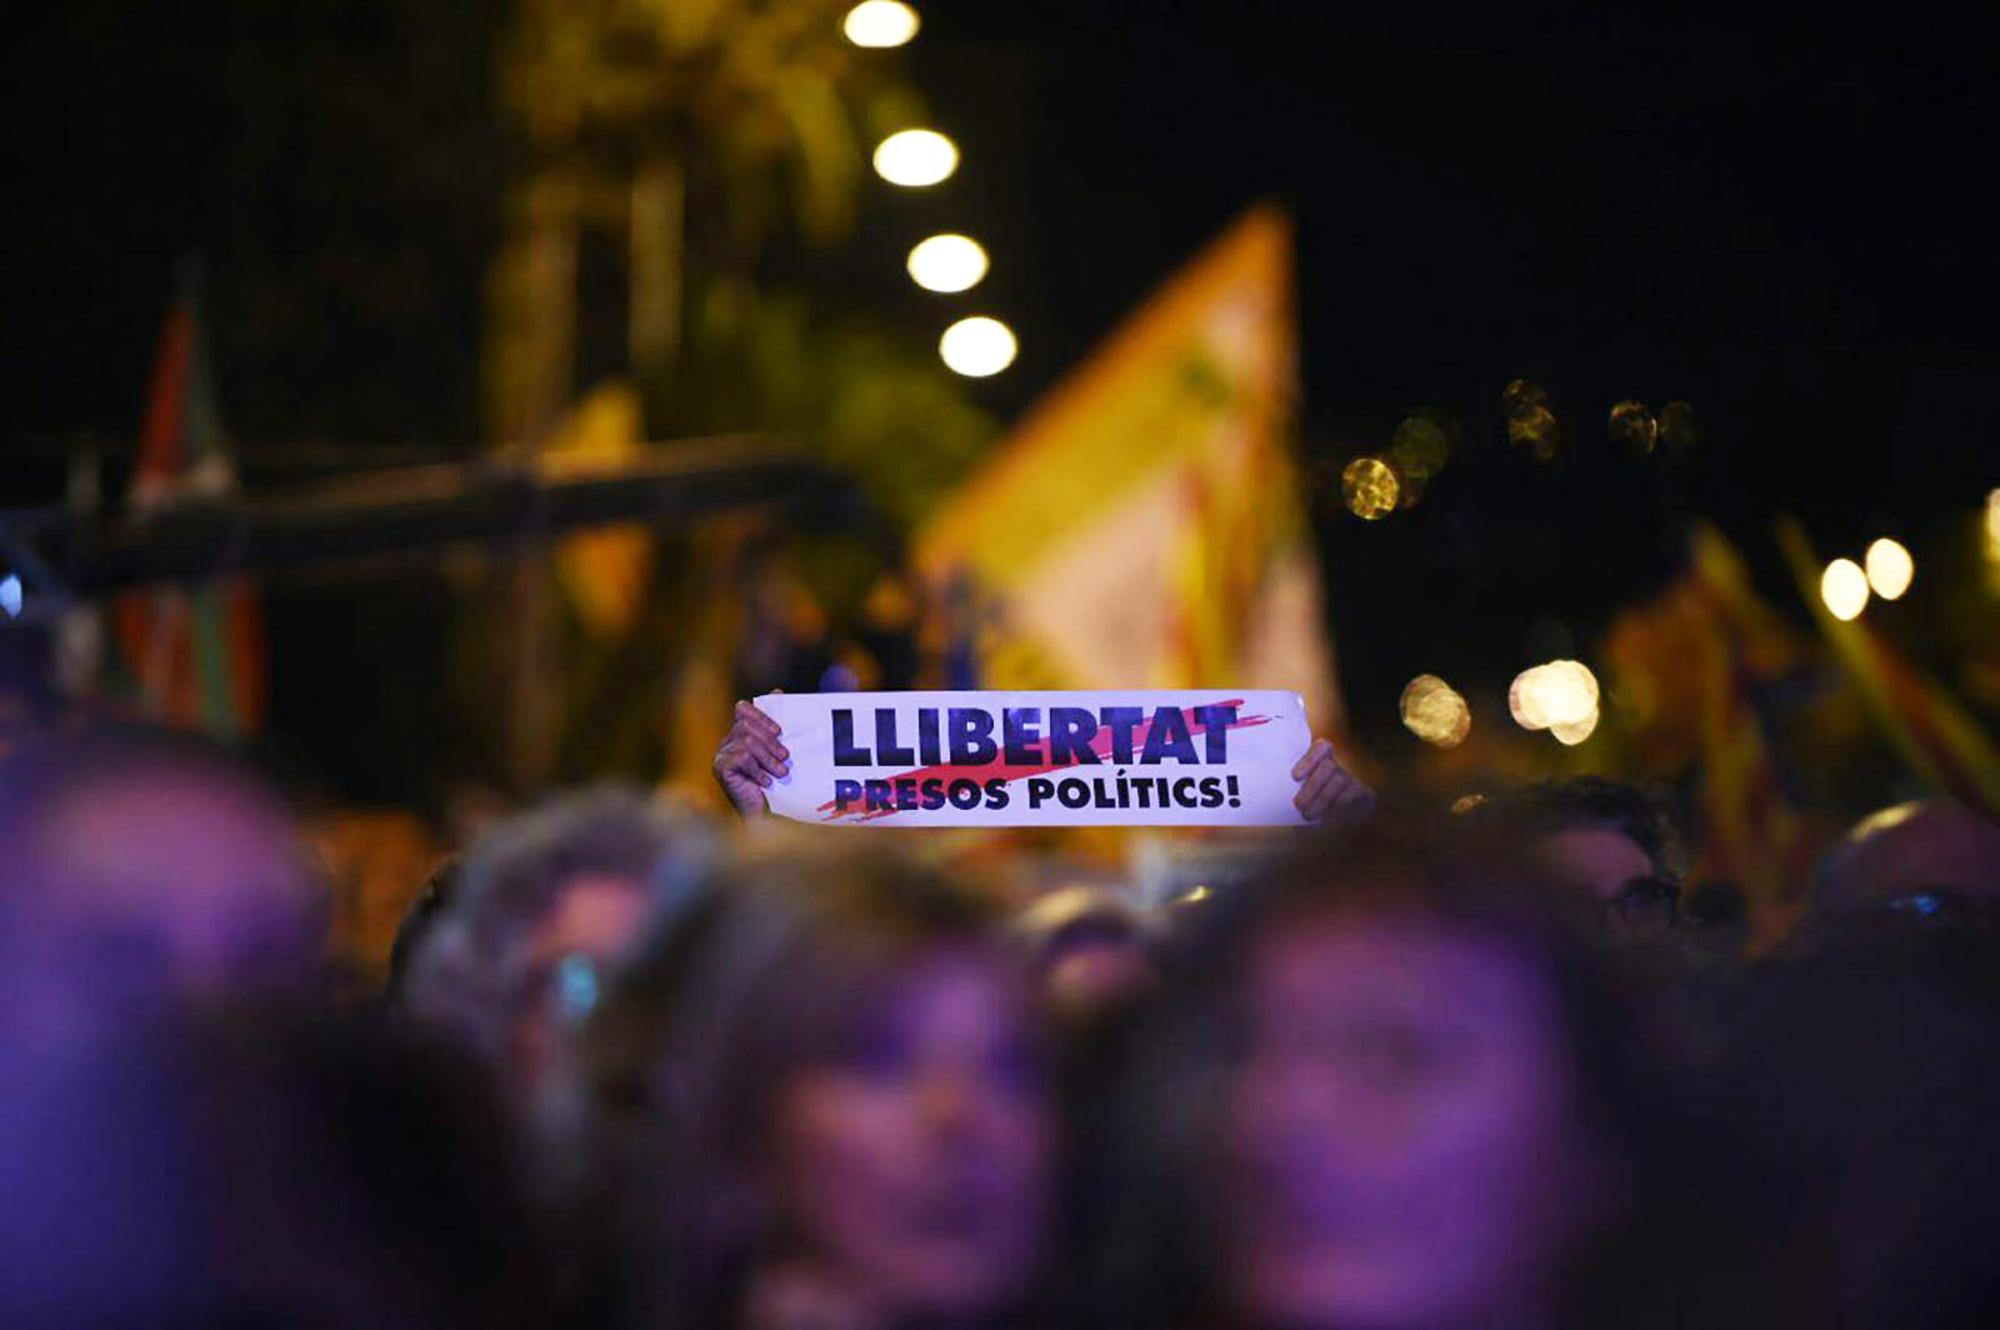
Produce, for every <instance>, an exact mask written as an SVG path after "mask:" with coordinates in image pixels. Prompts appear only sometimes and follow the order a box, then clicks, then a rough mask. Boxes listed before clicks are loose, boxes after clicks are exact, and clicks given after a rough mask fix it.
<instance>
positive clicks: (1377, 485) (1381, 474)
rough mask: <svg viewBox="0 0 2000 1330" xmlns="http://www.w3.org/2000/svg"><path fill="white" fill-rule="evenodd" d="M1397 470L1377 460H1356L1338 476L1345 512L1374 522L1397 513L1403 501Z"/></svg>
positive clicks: (1371, 458)
mask: <svg viewBox="0 0 2000 1330" xmlns="http://www.w3.org/2000/svg"><path fill="white" fill-rule="evenodd" d="M1402 490H1403V486H1402V482H1401V481H1399V480H1397V479H1396V470H1395V468H1394V467H1392V466H1390V465H1389V464H1388V463H1387V462H1385V461H1383V460H1382V459H1381V458H1379V457H1357V458H1355V459H1354V460H1353V461H1351V462H1349V463H1348V464H1347V469H1346V470H1344V471H1342V472H1341V473H1340V498H1341V501H1342V502H1343V503H1345V504H1346V505H1347V511H1348V512H1350V513H1353V514H1354V515H1355V516H1356V517H1359V518H1361V519H1363V520H1364V521H1369V522H1373V521H1375V520H1376V519H1377V518H1382V517H1387V516H1388V515H1389V514H1390V513H1393V512H1395V511H1396V505H1397V503H1399V502H1400V501H1401V500H1402V497H1403V495H1402Z"/></svg>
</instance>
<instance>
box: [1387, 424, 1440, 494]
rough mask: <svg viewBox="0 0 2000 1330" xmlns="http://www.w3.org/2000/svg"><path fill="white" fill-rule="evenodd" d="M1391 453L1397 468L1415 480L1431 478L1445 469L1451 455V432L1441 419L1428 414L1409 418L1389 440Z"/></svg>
mask: <svg viewBox="0 0 2000 1330" xmlns="http://www.w3.org/2000/svg"><path fill="white" fill-rule="evenodd" d="M1389 456H1390V457H1391V458H1393V459H1395V463H1396V469H1397V470H1399V471H1401V472H1402V473H1403V475H1404V476H1406V477H1408V478H1409V479H1411V480H1417V481H1424V480H1429V479H1430V478H1431V477H1432V476H1435V475H1436V474H1437V473H1438V472H1440V471H1442V470H1444V464H1445V462H1446V461H1448V460H1449V459H1450V457H1451V435H1450V434H1449V433H1447V432H1446V430H1445V427H1444V425H1443V424H1441V423H1440V422H1439V421H1437V420H1435V419H1433V418H1432V417H1430V416H1427V415H1412V416H1409V417H1406V418H1405V419H1404V421H1403V423H1402V424H1400V425H1398V426H1396V433H1395V436H1394V437H1393V438H1391V439H1390V440H1389Z"/></svg>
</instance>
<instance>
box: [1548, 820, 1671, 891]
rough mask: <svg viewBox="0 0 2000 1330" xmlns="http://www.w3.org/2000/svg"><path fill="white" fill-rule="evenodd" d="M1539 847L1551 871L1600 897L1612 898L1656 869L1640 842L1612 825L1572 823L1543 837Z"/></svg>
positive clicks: (1652, 874) (1565, 880) (1651, 874)
mask: <svg viewBox="0 0 2000 1330" xmlns="http://www.w3.org/2000/svg"><path fill="white" fill-rule="evenodd" d="M1538 848H1539V849H1540V852H1541V857H1542V859H1543V860H1544V861H1545V862H1546V863H1547V864H1548V868H1549V871H1550V872H1552V873H1555V874H1557V875H1558V876H1559V877H1560V878H1561V879H1562V880H1563V881H1564V882H1572V883H1575V884H1576V885H1577V886H1580V887H1584V888H1587V889H1588V890H1589V892H1590V894H1591V895H1592V896H1593V897H1595V898H1596V899H1597V900H1599V901H1609V900H1615V899H1617V897H1618V894H1619V893H1620V892H1621V891H1623V890H1624V889H1625V886H1626V884H1627V883H1629V882H1631V881H1632V880H1633V879H1634V878H1643V877H1652V876H1654V873H1655V870H1654V868H1653V861H1652V860H1651V859H1649V858H1648V857H1647V856H1646V852H1645V851H1644V850H1643V849H1641V848H1640V847H1639V843H1638V842H1637V841H1635V840H1633V839H1632V838H1631V837H1630V836H1627V835H1626V834H1625V833H1624V832H1622V831H1619V830H1617V829H1616V828H1614V827H1571V828H1570V829H1568V830H1567V831H1558V832H1556V833H1554V834H1553V835H1550V836H1545V837H1543V838H1542V842H1541V844H1540V846H1539V847H1538Z"/></svg>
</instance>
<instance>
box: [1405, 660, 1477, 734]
mask: <svg viewBox="0 0 2000 1330" xmlns="http://www.w3.org/2000/svg"><path fill="white" fill-rule="evenodd" d="M1398 705H1399V708H1400V710H1401V712H1402V715H1403V726H1404V728H1405V729H1407V730H1409V732H1410V733H1411V734H1414V735H1416V736H1417V737H1418V738H1419V739H1422V740H1423V741H1424V742H1425V743H1427V744H1436V745H1437V746H1438V747H1439V748H1456V747H1458V746H1459V745H1460V744H1462V743H1464V742H1465V736H1466V735H1468V734H1470V733H1472V708H1471V707H1469V706H1467V705H1466V703H1465V698H1463V697H1462V696H1460V695H1459V692H1458V690H1457V689H1455V688H1453V687H1452V686H1451V685H1450V684H1448V683H1446V682H1445V681H1444V680H1443V679H1440V678H1438V677H1437V676H1436V675H1435V674H1419V675H1418V676H1417V677H1416V678H1414V679H1412V680H1410V682H1409V683H1408V684H1407V685H1405V686H1404V688H1403V698H1402V701H1401V702H1400V703H1399V704H1398Z"/></svg>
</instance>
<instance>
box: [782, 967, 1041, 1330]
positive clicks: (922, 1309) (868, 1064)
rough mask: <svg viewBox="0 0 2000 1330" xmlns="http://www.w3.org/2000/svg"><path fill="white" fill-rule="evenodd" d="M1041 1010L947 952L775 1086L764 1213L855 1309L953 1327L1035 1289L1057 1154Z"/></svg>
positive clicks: (1003, 978)
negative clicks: (833, 1050)
mask: <svg viewBox="0 0 2000 1330" xmlns="http://www.w3.org/2000/svg"><path fill="white" fill-rule="evenodd" d="M1030 1000H1031V999H1030V995H1029V992H1028V990H1027V988H1026V985H1025V984H1024V983H1023V982H1022V981H1021V980H1019V979H1018V978H1017V977H1016V976H1015V975H1014V973H1013V972H1012V971H1011V970H1010V969H1009V968H1007V967H1006V966H1005V965H1004V964H1002V963H1001V962H1000V961H998V960H997V959H995V958H992V957H989V956H986V955H983V954H981V953H979V952H976V951H956V950H953V951H945V952H941V953H938V954H936V955H934V956H932V957H929V958H926V959H925V960H923V961H922V962H921V963H919V964H918V965H917V966H916V967H915V968H914V969H913V970H912V971H911V972H909V973H908V975H907V976H906V977H902V978H900V979H899V981H898V982H896V983H894V984H893V985H891V987H890V988H889V989H888V991H887V992H886V993H884V994H883V995H882V996H881V997H880V999H879V1000H878V1001H877V1002H876V1003H874V1004H872V1005H873V1006H874V1008H875V1009H874V1010H871V1011H869V1012H867V1013H866V1014H865V1015H864V1016H863V1017H862V1018H861V1020H860V1022H859V1024H858V1026H857V1029H856V1030H855V1032H854V1035H853V1037H852V1038H851V1039H850V1040H848V1041H846V1044H845V1046H844V1047H843V1048H842V1049H841V1050H840V1051H839V1053H838V1055H837V1056H835V1057H833V1058H831V1059H828V1060H825V1061H820V1062H815V1063H813V1064H810V1065H807V1066H805V1067H803V1068H801V1069H798V1070H796V1071H794V1072H793V1073H792V1074H791V1075H790V1076H789V1077H787V1078H786V1080H785V1081H784V1082H783V1083H781V1084H780V1085H779V1086H778V1088H777V1098H776V1102H775V1112H774V1114H773V1132H774V1137H775V1139H774V1140H773V1141H772V1142H771V1151H770V1156H769V1171H770V1176H769V1177H768V1179H767V1190H768V1191H769V1192H770V1193H771V1195H770V1197H769V1198H768V1199H771V1200H773V1201H774V1202H775V1204H776V1208H777V1209H778V1211H779V1212H780V1215H781V1218H782V1220H783V1222H784V1224H785V1225H786V1227H787V1228H788V1229H789V1230H790V1232H791V1234H792V1235H793V1237H794V1239H795V1240H796V1242H797V1244H798V1246H799V1247H800V1248H801V1250H802V1253H803V1257H804V1259H805V1260H806V1261H807V1262H809V1263H810V1264H812V1265H813V1266H815V1267H816V1271H815V1273H816V1274H817V1275H818V1276H819V1277H820V1278H821V1279H823V1280H825V1281H826V1282H828V1283H829V1284H831V1285H832V1286H834V1287H836V1288H838V1289H839V1290H840V1291H841V1293H842V1294H843V1295H844V1296H845V1297H846V1298H847V1299H849V1300H851V1301H852V1302H853V1303H854V1304H856V1305H859V1306H862V1307H867V1308H872V1309H875V1310H876V1311H878V1312H879V1313H880V1314H882V1315H884V1316H890V1315H897V1314H910V1313H923V1314H929V1315H936V1316H940V1317H947V1318H958V1317H963V1316H976V1315H979V1314H982V1313H985V1312H988V1311H991V1310H993V1309H995V1308H997V1307H1000V1306H1002V1305H1004V1304H1005V1303H1006V1302H1007V1301H1008V1300H1009V1299H1011V1298H1013V1297H1015V1296H1017V1295H1018V1294H1019V1293H1020V1292H1021V1291H1022V1290H1023V1288H1025V1286H1026V1284H1027V1282H1028V1280H1029V1278H1030V1277H1031V1274H1032V1271H1033V1268H1034V1266H1035V1264H1036V1261H1037V1258H1038V1257H1039V1255H1040V1250H1041V1241H1042V1235H1043V1226H1044V1219H1045V1216H1046V1213H1047V1200H1048V1196H1047V1193H1048V1184H1049V1175H1050V1167H1051V1159H1052V1152H1053V1117H1052V1113H1051V1110H1050V1106H1049V1102H1048V1098H1047V1092H1046V1090H1045V1088H1044V1083H1043V1078H1042V1074H1041V1067H1040V1060H1039V1055H1038V1049H1037V1041H1036V1039H1035V1037H1034V1036H1035V1032H1034V1030H1033V1029H1032V1027H1031V1025H1030V1018H1029V1015H1028V1012H1029V1010H1030V1005H1029V1004H1030Z"/></svg>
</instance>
